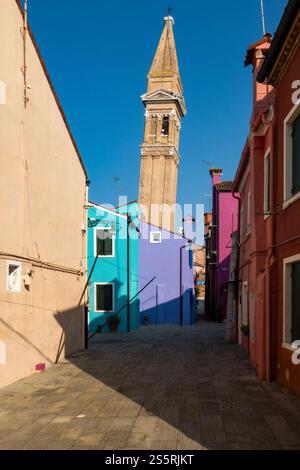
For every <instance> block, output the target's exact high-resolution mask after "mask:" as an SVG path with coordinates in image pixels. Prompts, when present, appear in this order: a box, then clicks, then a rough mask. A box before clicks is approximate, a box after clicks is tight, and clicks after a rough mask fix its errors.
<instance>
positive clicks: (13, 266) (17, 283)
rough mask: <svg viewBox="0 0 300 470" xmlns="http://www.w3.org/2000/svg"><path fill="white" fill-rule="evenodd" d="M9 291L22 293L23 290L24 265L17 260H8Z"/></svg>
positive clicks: (7, 281)
mask: <svg viewBox="0 0 300 470" xmlns="http://www.w3.org/2000/svg"><path fill="white" fill-rule="evenodd" d="M6 287H7V291H8V292H11V293H13V294H14V293H20V292H21V290H22V266H21V263H18V262H15V261H8V262H7V274H6Z"/></svg>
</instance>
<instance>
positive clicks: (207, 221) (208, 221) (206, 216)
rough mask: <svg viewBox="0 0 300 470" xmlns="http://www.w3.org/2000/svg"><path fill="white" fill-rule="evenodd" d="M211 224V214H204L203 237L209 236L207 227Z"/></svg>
mask: <svg viewBox="0 0 300 470" xmlns="http://www.w3.org/2000/svg"><path fill="white" fill-rule="evenodd" d="M211 224H212V213H211V212H205V214H204V234H205V236H207V235H209V227H210V226H211Z"/></svg>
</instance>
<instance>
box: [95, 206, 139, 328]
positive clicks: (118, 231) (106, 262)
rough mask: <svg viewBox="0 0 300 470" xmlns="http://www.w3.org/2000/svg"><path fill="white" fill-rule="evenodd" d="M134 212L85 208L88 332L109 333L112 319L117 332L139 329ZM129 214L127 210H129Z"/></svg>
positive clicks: (137, 245) (104, 208) (137, 250)
mask: <svg viewBox="0 0 300 470" xmlns="http://www.w3.org/2000/svg"><path fill="white" fill-rule="evenodd" d="M136 210H137V209H136V208H135V210H133V211H132V212H133V215H132V216H128V214H127V206H125V207H124V208H119V209H118V210H117V211H116V210H115V209H110V208H107V207H105V206H101V205H97V204H92V203H90V204H89V208H88V275H89V314H88V329H89V333H95V332H97V331H99V329H100V330H102V332H103V333H107V332H110V324H109V320H111V318H112V316H115V315H116V316H117V318H119V319H120V323H119V325H118V332H120V333H126V332H128V331H133V330H136V329H137V328H138V327H139V326H140V300H139V272H138V270H139V219H138V217H137V213H136V212H135V211H136ZM129 212H130V211H129Z"/></svg>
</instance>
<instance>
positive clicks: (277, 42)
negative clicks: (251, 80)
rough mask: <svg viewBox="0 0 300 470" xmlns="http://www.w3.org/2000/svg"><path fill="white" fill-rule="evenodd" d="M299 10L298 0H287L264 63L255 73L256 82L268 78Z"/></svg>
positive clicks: (261, 81)
mask: <svg viewBox="0 0 300 470" xmlns="http://www.w3.org/2000/svg"><path fill="white" fill-rule="evenodd" d="M299 10H300V3H299V0H289V3H288V5H287V6H286V8H285V10H284V13H283V16H282V18H281V20H280V23H279V26H278V28H277V31H276V33H275V36H274V39H273V42H272V44H271V47H270V49H269V50H268V53H267V55H266V58H265V60H264V63H263V64H262V67H261V69H260V71H259V73H258V75H257V81H258V82H260V83H263V82H264V81H265V79H266V78H268V75H269V74H270V72H272V68H273V67H274V65H275V62H276V60H277V57H278V54H279V53H280V51H281V49H282V47H283V45H284V42H285V40H286V38H287V36H288V34H289V31H290V28H291V27H292V25H293V23H294V21H295V19H296V15H297V12H299Z"/></svg>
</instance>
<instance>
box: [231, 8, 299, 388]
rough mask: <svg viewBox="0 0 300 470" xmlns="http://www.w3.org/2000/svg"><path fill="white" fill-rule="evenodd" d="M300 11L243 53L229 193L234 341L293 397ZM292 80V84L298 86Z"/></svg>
mask: <svg viewBox="0 0 300 470" xmlns="http://www.w3.org/2000/svg"><path fill="white" fill-rule="evenodd" d="M299 43H300V5H299V0H290V1H289V3H288V6H287V8H286V10H285V13H284V15H283V18H282V20H281V22H280V25H279V27H278V30H277V32H276V34H275V37H274V39H273V41H272V40H271V36H270V35H266V36H265V37H264V38H263V39H262V40H261V41H258V42H257V43H255V44H253V45H252V46H250V47H249V48H248V51H247V56H246V62H245V65H246V66H248V65H252V66H253V113H252V117H251V122H250V129H249V136H248V139H247V141H246V144H245V147H244V150H243V153H242V157H241V160H240V163H239V167H238V170H237V173H236V176H235V180H234V185H233V190H234V191H239V192H240V209H239V213H240V217H239V220H240V224H239V225H240V250H239V280H240V283H239V299H238V301H239V302H238V305H239V309H238V323H239V328H238V332H239V342H240V343H242V344H243V346H244V347H245V349H246V350H247V351H249V355H250V359H251V362H252V363H253V364H254V365H255V366H256V367H257V372H258V376H259V377H260V378H261V379H264V378H266V379H267V380H270V379H271V378H277V379H278V380H279V381H280V382H281V383H283V384H284V385H287V386H289V387H290V388H291V389H292V390H294V391H296V392H298V393H300V365H298V366H297V365H294V364H293V362H292V354H293V352H294V349H293V348H292V343H293V341H294V340H300V295H299V293H300V100H299V99H298V101H297V97H298V98H300V92H299V93H298V95H297V91H299V90H297V87H299V88H300V82H299V79H300V46H299ZM297 80H298V82H297Z"/></svg>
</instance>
